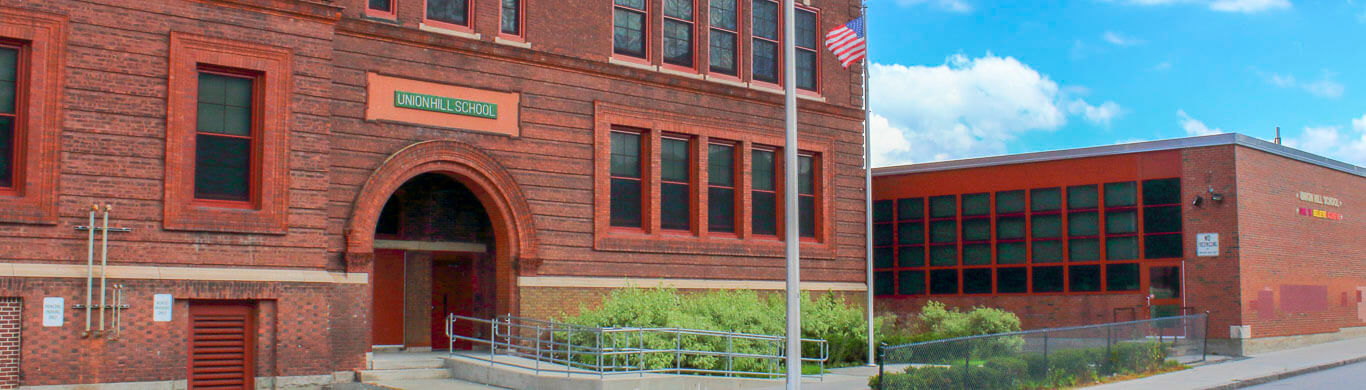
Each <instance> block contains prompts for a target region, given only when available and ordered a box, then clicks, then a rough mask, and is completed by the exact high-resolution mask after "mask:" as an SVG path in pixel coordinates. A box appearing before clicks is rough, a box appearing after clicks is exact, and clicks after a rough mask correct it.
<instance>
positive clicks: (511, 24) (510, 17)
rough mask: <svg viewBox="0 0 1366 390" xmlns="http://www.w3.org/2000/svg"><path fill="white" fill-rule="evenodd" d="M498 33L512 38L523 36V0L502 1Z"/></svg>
mask: <svg viewBox="0 0 1366 390" xmlns="http://www.w3.org/2000/svg"><path fill="white" fill-rule="evenodd" d="M500 15H501V16H502V18H501V20H499V22H498V26H499V27H498V31H499V32H501V33H503V34H507V35H512V36H521V35H522V0H502V7H501V14H500Z"/></svg>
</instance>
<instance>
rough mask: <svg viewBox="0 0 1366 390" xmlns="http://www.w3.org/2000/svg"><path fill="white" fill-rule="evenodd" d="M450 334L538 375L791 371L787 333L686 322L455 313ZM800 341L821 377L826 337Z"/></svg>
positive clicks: (477, 355) (480, 356) (493, 360)
mask: <svg viewBox="0 0 1366 390" xmlns="http://www.w3.org/2000/svg"><path fill="white" fill-rule="evenodd" d="M446 336H448V337H449V338H450V345H449V347H451V351H452V353H455V351H456V349H455V347H456V344H457V343H460V344H464V343H468V344H469V345H470V346H472V347H474V349H477V350H478V351H479V352H473V353H466V354H462V356H463V357H465V358H470V359H477V360H480V361H484V362H488V363H489V364H497V365H507V366H514V367H520V368H523V369H530V370H535V372H536V373H537V374H540V373H564V374H575V373H578V374H591V375H598V376H600V377H605V376H611V375H625V374H636V375H644V374H646V373H661V374H692V375H712V376H726V377H744V378H777V377H782V376H784V375H786V373H785V359H786V357H787V355H786V349H785V345H786V339H785V338H784V337H783V336H773V335H760V334H748V333H737V332H718V331H709V330H697V329H682V328H629V327H625V328H599V327H588V326H580V325H573V324H567V323H564V322H556V321H544V320H537V319H530V318H522V317H515V316H511V315H502V316H498V317H495V318H492V319H486V318H475V317H467V316H460V315H455V314H451V315H449V316H447V318H446ZM801 345H802V363H803V365H804V366H811V368H812V369H813V370H814V369H819V371H816V372H817V374H812V375H810V376H813V377H820V376H821V375H822V374H823V373H824V372H825V363H826V361H827V360H828V359H829V355H830V346H829V343H827V342H826V341H825V340H819V339H802V342H801ZM485 349H486V351H485ZM485 352H486V353H485ZM500 357H503V358H500ZM506 357H513V358H516V359H507V358H506Z"/></svg>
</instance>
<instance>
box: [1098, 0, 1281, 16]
mask: <svg viewBox="0 0 1366 390" xmlns="http://www.w3.org/2000/svg"><path fill="white" fill-rule="evenodd" d="M1107 1H1110V2H1121V3H1125V4H1131V5H1140V6H1153V5H1173V4H1198V5H1202V6H1205V7H1208V8H1209V9H1210V10H1212V11H1217V12H1237V13H1245V14H1250V13H1257V12H1263V11H1271V10H1277V9H1286V8H1291V7H1293V5H1292V4H1291V3H1290V0H1107Z"/></svg>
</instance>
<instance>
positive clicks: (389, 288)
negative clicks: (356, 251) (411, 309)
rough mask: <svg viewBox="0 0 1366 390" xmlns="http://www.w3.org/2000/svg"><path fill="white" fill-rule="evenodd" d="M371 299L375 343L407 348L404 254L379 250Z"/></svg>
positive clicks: (373, 339)
mask: <svg viewBox="0 0 1366 390" xmlns="http://www.w3.org/2000/svg"><path fill="white" fill-rule="evenodd" d="M370 299H371V301H372V304H371V306H370V324H371V325H370V337H371V343H372V344H374V345H403V251H396V250H384V249H376V250H375V267H374V269H372V270H371V271H370Z"/></svg>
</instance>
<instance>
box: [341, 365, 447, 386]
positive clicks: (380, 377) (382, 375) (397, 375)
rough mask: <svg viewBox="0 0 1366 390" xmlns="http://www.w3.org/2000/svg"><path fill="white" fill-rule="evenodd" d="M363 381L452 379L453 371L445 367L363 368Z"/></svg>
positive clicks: (361, 374)
mask: <svg viewBox="0 0 1366 390" xmlns="http://www.w3.org/2000/svg"><path fill="white" fill-rule="evenodd" d="M359 374H360V381H361V382H362V383H376V382H390V381H403V380H415V379H450V378H451V373H450V371H447V370H446V369H445V368H403V369H389V370H363V371H361V372H360V373H359Z"/></svg>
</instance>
